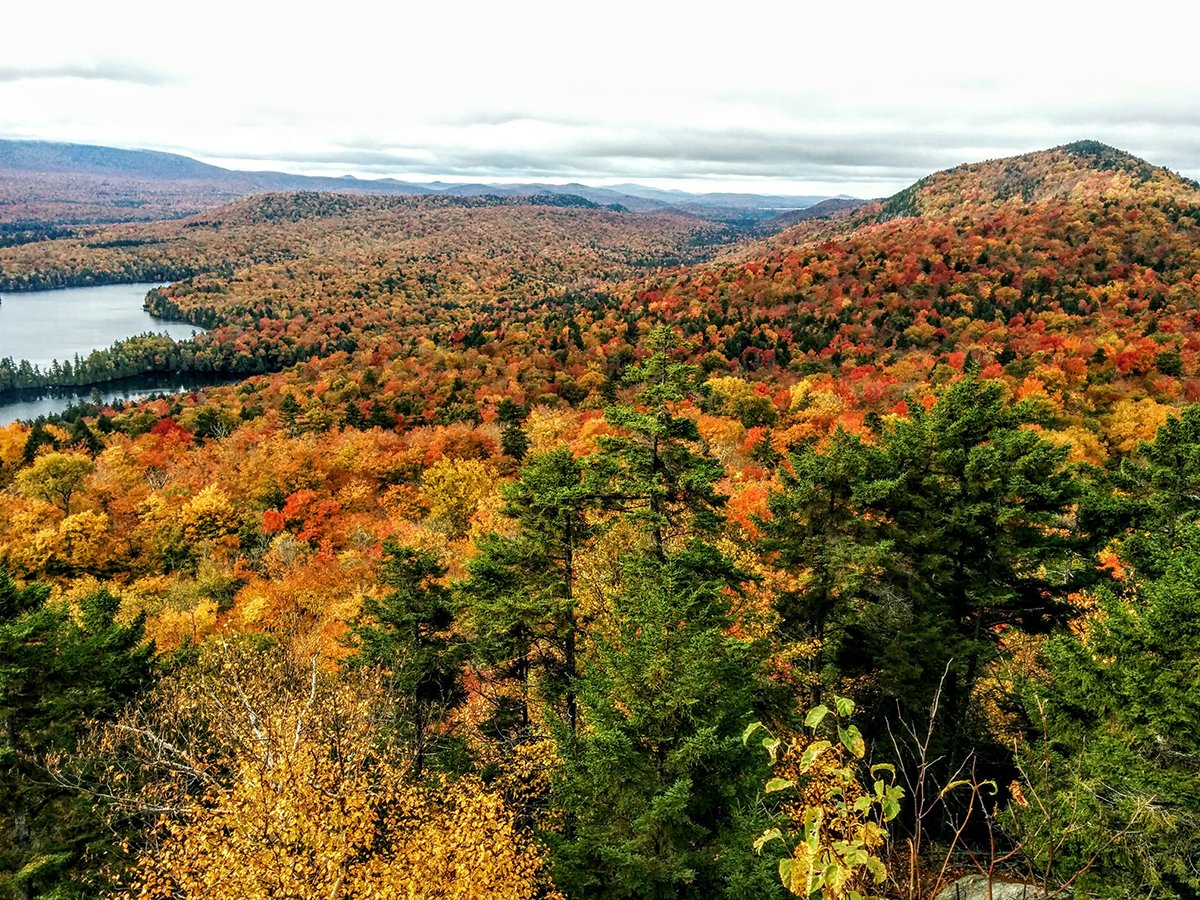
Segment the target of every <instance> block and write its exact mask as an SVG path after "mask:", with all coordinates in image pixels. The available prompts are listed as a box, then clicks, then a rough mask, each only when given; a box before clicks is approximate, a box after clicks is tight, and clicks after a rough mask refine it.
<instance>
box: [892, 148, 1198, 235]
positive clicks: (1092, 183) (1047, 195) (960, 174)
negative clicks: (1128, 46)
mask: <svg viewBox="0 0 1200 900" xmlns="http://www.w3.org/2000/svg"><path fill="white" fill-rule="evenodd" d="M1133 193H1138V194H1140V195H1142V196H1145V197H1167V196H1174V197H1188V196H1190V197H1192V198H1194V199H1196V200H1200V185H1197V184H1196V182H1194V181H1192V180H1191V179H1188V178H1184V177H1183V176H1181V175H1177V174H1175V173H1174V172H1172V171H1170V170H1169V169H1166V168H1163V167H1161V166H1155V165H1153V164H1151V163H1149V162H1147V161H1146V160H1144V159H1141V158H1139V157H1137V156H1134V155H1133V154H1131V153H1128V152H1126V151H1124V150H1119V149H1117V148H1116V147H1110V146H1109V145H1107V144H1103V143H1101V142H1099V141H1093V140H1082V141H1075V142H1073V143H1070V144H1063V145H1061V146H1059V147H1053V148H1051V149H1049V150H1038V151H1035V152H1032V153H1024V154H1021V155H1019V156H1009V157H1004V158H1002V159H992V160H986V161H984V162H975V163H964V164H963V165H961V166H956V167H955V168H953V169H946V170H944V171H941V172H934V173H933V174H931V175H928V176H926V177H925V178H922V179H921V180H920V181H918V182H916V183H915V184H913V185H911V186H910V187H907V188H905V189H904V190H902V191H900V192H899V193H897V194H894V195H893V196H891V197H889V198H888V199H886V200H884V201H883V204H882V207H881V209H880V212H879V216H878V220H879V221H881V222H886V221H889V220H891V219H899V218H904V217H907V216H931V215H944V214H949V213H953V212H956V211H967V210H980V209H985V208H989V207H996V206H999V205H1000V204H1002V203H1006V202H1009V201H1012V200H1018V201H1022V202H1026V203H1036V202H1041V201H1046V200H1075V201H1082V200H1087V199H1089V198H1104V197H1108V198H1117V197H1125V196H1129V195H1131V194H1133Z"/></svg>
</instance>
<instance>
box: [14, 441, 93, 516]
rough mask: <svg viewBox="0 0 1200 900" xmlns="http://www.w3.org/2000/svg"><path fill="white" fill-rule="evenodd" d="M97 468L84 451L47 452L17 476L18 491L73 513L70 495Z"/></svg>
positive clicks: (64, 512)
mask: <svg viewBox="0 0 1200 900" xmlns="http://www.w3.org/2000/svg"><path fill="white" fill-rule="evenodd" d="M95 469H96V464H95V463H93V462H92V460H91V457H89V456H86V455H84V454H82V453H46V454H43V455H42V456H39V457H38V458H37V459H36V460H35V461H34V463H33V465H32V466H30V467H29V468H28V469H24V470H22V471H21V473H20V474H19V475H17V490H18V491H20V492H21V493H22V494H24V495H25V496H26V497H34V498H36V499H39V500H45V501H46V502H47V503H53V504H54V505H55V506H57V507H58V508H59V509H61V510H62V511H63V515H65V516H69V515H71V498H72V497H74V496H75V494H76V492H77V491H78V490H79V488H80V487H81V486H82V485H83V481H84V479H85V478H87V477H88V476H89V475H91V474H92V472H94V471H95Z"/></svg>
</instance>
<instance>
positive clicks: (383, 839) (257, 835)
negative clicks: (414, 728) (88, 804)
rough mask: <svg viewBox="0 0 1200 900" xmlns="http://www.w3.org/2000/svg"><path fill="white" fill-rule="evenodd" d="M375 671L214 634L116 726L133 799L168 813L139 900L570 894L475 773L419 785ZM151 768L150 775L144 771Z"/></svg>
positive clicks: (103, 744)
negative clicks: (384, 723) (392, 729)
mask: <svg viewBox="0 0 1200 900" xmlns="http://www.w3.org/2000/svg"><path fill="white" fill-rule="evenodd" d="M383 700H384V697H383V693H382V690H381V688H380V684H379V682H378V681H377V680H376V679H374V678H373V677H372V676H370V675H365V676H363V677H361V678H347V677H342V678H335V677H334V676H332V675H331V674H330V673H328V672H327V671H325V670H324V668H323V667H322V666H321V665H319V664H318V663H317V661H316V660H312V661H311V662H310V663H308V664H298V663H296V662H294V661H293V660H291V659H290V658H289V657H288V656H287V655H285V654H284V653H283V652H281V651H279V650H265V651H264V650H262V649H252V648H251V645H249V644H247V645H243V646H238V647H230V646H221V647H212V646H211V645H210V647H209V648H208V649H207V650H206V652H205V655H204V658H203V660H202V662H201V665H200V667H199V672H198V673H193V674H191V675H187V676H182V677H180V678H177V679H172V680H168V681H167V682H166V683H165V684H163V685H162V686H161V687H160V688H159V689H157V690H156V692H155V693H154V695H153V696H152V697H151V698H150V699H149V700H148V701H146V702H144V703H142V704H141V705H139V706H138V707H137V708H136V709H134V710H133V711H131V712H130V713H129V714H127V716H126V717H125V719H124V720H123V721H122V722H120V723H118V724H117V725H116V726H115V727H113V728H111V729H109V730H107V731H106V732H104V733H103V734H102V736H101V739H100V743H99V747H98V748H97V749H98V750H99V751H101V753H103V754H104V755H105V756H106V757H107V758H108V759H111V760H114V761H115V762H114V763H113V764H112V766H113V767H112V769H110V776H111V778H110V780H111V781H112V782H113V784H114V785H116V786H118V787H117V790H116V791H115V792H116V793H117V794H119V793H120V791H119V786H120V785H121V784H127V783H139V784H144V785H146V787H145V788H143V790H142V792H141V793H140V794H138V795H137V796H136V797H131V798H128V800H127V802H128V803H131V804H134V805H140V806H141V808H142V809H144V810H157V811H160V812H162V811H167V815H166V816H165V817H164V818H162V819H161V822H160V825H159V827H158V828H157V829H156V830H155V832H154V833H153V841H152V843H151V845H150V846H148V847H147V848H146V849H145V851H144V852H143V853H142V854H141V856H140V858H139V859H138V860H137V864H136V867H135V870H134V874H133V876H132V877H131V879H130V883H129V884H128V885H127V886H126V888H125V889H124V891H123V892H122V893H120V894H119V895H118V896H119V897H121V898H124V900H134V898H138V900H151V898H201V897H202V898H205V900H267V898H279V897H294V898H313V900H316V898H322V900H325V898H328V900H343V898H344V900H349V898H410V900H417V898H434V897H437V898H456V900H484V898H493V900H527V898H528V900H533V898H539V897H541V898H552V897H556V896H557V895H556V894H555V893H554V891H553V889H552V886H551V885H550V882H549V878H548V875H547V874H546V863H545V859H544V856H543V854H542V853H541V852H540V851H539V850H538V848H537V847H536V846H535V845H534V844H532V843H531V841H530V840H529V839H528V838H527V837H526V836H525V835H524V834H523V833H522V832H521V830H520V829H519V828H518V827H517V825H516V824H515V822H514V817H513V815H512V813H511V812H510V811H509V810H508V809H507V807H506V805H505V802H504V800H503V799H502V797H501V796H500V795H499V794H497V793H495V792H492V791H490V790H489V789H488V788H486V787H485V786H484V785H483V784H482V782H480V781H478V780H477V779H474V778H464V779H460V780H457V781H449V780H442V781H441V782H438V783H433V784H414V783H412V782H411V781H410V780H409V779H408V778H407V767H408V763H409V762H410V761H411V760H410V759H409V758H408V756H407V754H406V753H405V752H404V750H403V748H396V747H389V746H388V745H386V744H385V743H384V742H383V736H382V735H381V734H380V733H379V732H378V731H377V723H378V722H379V721H381V718H380V716H381V714H382V713H383V711H384V710H383ZM135 769H136V774H135V772H134V771H132V770H135Z"/></svg>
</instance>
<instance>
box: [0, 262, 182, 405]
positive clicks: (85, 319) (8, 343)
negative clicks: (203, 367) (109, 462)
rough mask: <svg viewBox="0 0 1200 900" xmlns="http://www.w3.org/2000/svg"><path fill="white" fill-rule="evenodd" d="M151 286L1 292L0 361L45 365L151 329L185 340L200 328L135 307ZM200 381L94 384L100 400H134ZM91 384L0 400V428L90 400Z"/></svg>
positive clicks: (167, 378)
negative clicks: (18, 361) (168, 319)
mask: <svg viewBox="0 0 1200 900" xmlns="http://www.w3.org/2000/svg"><path fill="white" fill-rule="evenodd" d="M158 286H159V285H158V284H146V283H140V284H111V285H103V286H101V287H85V288H64V289H62V290H57V291H28V292H25V293H9V292H6V293H4V294H3V302H0V359H3V358H4V357H12V359H13V360H22V359H27V360H29V361H30V362H31V363H33V364H34V365H35V366H38V367H39V368H41V369H43V370H44V369H45V368H46V367H47V366H49V365H50V364H51V363H52V362H53V361H54V360H55V359H57V360H58V361H59V362H64V361H67V360H73V359H74V358H75V354H79V355H80V356H81V357H85V356H87V355H88V354H89V353H91V352H92V351H93V350H102V349H104V348H105V347H109V346H111V345H112V344H114V343H116V342H117V341H120V340H123V339H125V338H128V337H133V336H134V335H136V334H145V333H146V332H148V331H149V332H154V333H157V334H166V335H168V336H170V337H172V338H174V339H175V340H177V341H179V340H188V339H189V338H191V337H192V336H193V335H195V334H196V333H197V332H199V331H202V330H203V329H201V328H198V327H197V326H195V325H189V324H187V323H180V322H168V321H167V320H165V319H159V318H156V317H155V316H152V315H150V314H149V313H148V312H146V310H145V309H143V308H142V301H143V300H144V299H145V297H146V293H147V291H149V290H150V289H151V288H153V287H158ZM202 386H203V385H201V384H199V383H197V382H194V381H193V380H192V379H190V378H184V377H181V376H173V375H166V376H148V377H145V378H132V379H126V380H123V381H121V382H113V383H111V384H102V385H99V386H98V389H99V391H100V395H101V397H102V398H103V399H104V401H105V402H112V401H114V400H118V399H119V400H137V399H139V398H141V397H145V396H147V395H148V394H152V393H174V392H178V391H183V390H194V389H196V388H198V387H202ZM92 391H93V389H92V388H91V387H81V388H60V389H54V390H47V391H42V392H27V393H25V394H23V396H21V398H20V399H14V400H11V401H10V402H0V425H6V424H8V423H9V422H12V421H14V420H16V419H32V418H36V417H37V416H42V415H50V414H52V413H56V412H61V411H62V410H64V409H66V408H67V407H68V406H70V405H71V404H72V403H77V402H79V401H80V400H89V399H90V398H91V397H92Z"/></svg>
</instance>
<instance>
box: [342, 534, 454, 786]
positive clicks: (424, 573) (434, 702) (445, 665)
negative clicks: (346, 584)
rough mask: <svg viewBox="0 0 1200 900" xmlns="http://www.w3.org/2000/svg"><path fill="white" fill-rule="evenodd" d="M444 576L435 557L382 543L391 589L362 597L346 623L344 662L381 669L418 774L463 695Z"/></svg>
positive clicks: (383, 577)
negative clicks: (346, 657)
mask: <svg viewBox="0 0 1200 900" xmlns="http://www.w3.org/2000/svg"><path fill="white" fill-rule="evenodd" d="M445 575H446V568H445V566H443V565H442V564H441V563H440V562H439V561H438V560H437V558H436V557H435V556H433V554H431V553H426V552H424V551H419V550H413V549H411V548H409V547H403V546H400V545H399V544H396V543H395V542H392V541H388V542H385V544H384V564H383V572H382V574H381V576H380V581H381V582H382V583H383V584H384V585H386V586H387V587H390V588H391V589H392V590H391V592H390V593H388V594H387V595H386V596H384V597H383V598H378V599H377V598H374V597H369V598H367V599H366V600H364V601H363V605H362V610H361V613H360V614H359V616H358V617H357V618H356V619H355V620H354V621H353V622H351V626H350V628H351V633H350V641H351V645H352V646H353V647H354V648H355V654H354V655H353V656H351V657H350V659H349V660H348V664H349V665H351V666H373V667H378V668H379V669H382V670H383V672H384V673H385V675H386V678H387V683H388V687H389V690H390V694H391V697H392V699H393V702H394V703H395V710H396V720H395V723H394V725H395V727H396V728H397V729H399V731H400V732H401V734H400V736H401V738H403V739H408V740H411V742H412V747H413V765H412V770H413V773H414V775H417V776H419V775H420V774H421V772H422V771H423V769H424V768H425V765H426V763H427V762H428V761H429V760H430V758H431V757H432V756H434V755H435V754H436V753H437V752H438V751H439V750H441V749H443V747H442V743H443V742H444V736H443V734H442V730H441V729H440V728H439V725H440V724H441V722H442V720H443V718H444V717H445V715H446V714H447V713H448V712H449V711H450V710H451V709H452V708H453V707H455V706H456V705H457V704H458V703H459V702H460V701H461V700H462V699H463V698H464V697H465V692H464V690H463V686H462V667H463V662H464V660H465V658H466V646H465V644H464V643H463V642H462V641H461V640H460V639H459V638H458V637H457V636H455V635H454V634H453V633H452V625H453V623H454V616H455V604H454V598H453V595H452V594H451V592H450V590H449V588H447V587H446V586H445V585H443V584H442V583H441V581H440V579H442V578H444V577H445Z"/></svg>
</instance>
